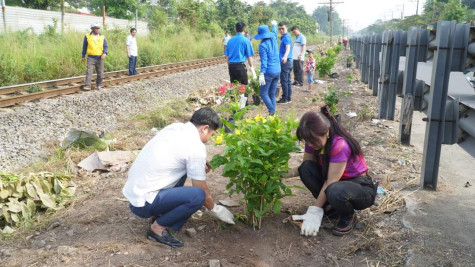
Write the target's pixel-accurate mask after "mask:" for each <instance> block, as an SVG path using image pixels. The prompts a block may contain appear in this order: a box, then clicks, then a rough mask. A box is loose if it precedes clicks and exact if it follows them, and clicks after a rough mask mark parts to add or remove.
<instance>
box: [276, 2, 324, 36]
mask: <svg viewBox="0 0 475 267" xmlns="http://www.w3.org/2000/svg"><path fill="white" fill-rule="evenodd" d="M269 7H270V8H272V10H274V12H275V15H276V16H277V20H284V21H286V22H288V24H289V25H288V26H289V27H292V26H294V25H296V26H299V28H300V31H302V32H303V33H304V34H313V33H315V32H316V30H317V26H316V24H315V20H314V19H313V18H312V16H310V15H309V14H307V12H306V11H305V8H304V6H302V5H299V3H296V2H287V1H283V0H277V1H275V2H272V3H271V4H270V5H269Z"/></svg>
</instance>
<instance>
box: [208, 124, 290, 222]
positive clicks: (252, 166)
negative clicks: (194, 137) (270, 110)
mask: <svg viewBox="0 0 475 267" xmlns="http://www.w3.org/2000/svg"><path fill="white" fill-rule="evenodd" d="M297 125H298V121H296V120H293V119H288V120H287V121H283V120H281V119H280V118H279V117H277V116H269V117H267V118H264V117H262V116H260V115H257V116H256V117H255V118H254V119H245V120H239V121H237V122H236V124H235V125H230V127H232V130H234V134H224V131H221V133H220V134H219V135H218V136H217V137H216V139H215V143H216V144H220V143H222V142H224V143H225V144H226V147H225V149H224V153H223V155H215V156H214V157H213V159H212V160H211V162H210V164H211V166H212V167H213V169H216V168H217V167H219V166H221V165H225V166H224V169H223V176H224V177H229V179H230V180H229V183H228V184H227V185H226V189H228V190H229V189H230V191H229V194H230V195H232V194H235V193H237V194H239V193H242V194H243V195H244V201H245V203H246V208H245V213H246V217H247V222H248V223H249V224H250V225H252V226H253V227H254V228H257V229H259V228H260V227H261V221H262V218H263V217H264V216H265V215H266V214H268V213H269V212H271V211H273V212H274V213H278V212H280V208H281V205H282V202H281V201H280V199H282V198H284V197H286V196H291V195H292V191H291V190H290V188H289V187H288V186H286V185H285V184H284V183H283V181H282V179H283V178H282V176H283V175H284V174H286V173H287V172H288V170H289V166H288V161H289V159H290V153H291V152H297V151H298V148H297V146H296V141H297V138H296V136H295V135H293V134H292V130H293V129H295V128H296V127H297Z"/></svg>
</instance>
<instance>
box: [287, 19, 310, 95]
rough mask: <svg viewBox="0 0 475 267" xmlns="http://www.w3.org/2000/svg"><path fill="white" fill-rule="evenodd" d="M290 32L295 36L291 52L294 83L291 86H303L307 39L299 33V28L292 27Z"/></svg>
mask: <svg viewBox="0 0 475 267" xmlns="http://www.w3.org/2000/svg"><path fill="white" fill-rule="evenodd" d="M291 31H292V33H293V34H294V35H295V40H294V48H293V51H292V55H293V57H294V61H293V64H294V83H293V84H292V85H296V86H303V74H304V68H303V65H304V64H303V63H304V62H305V50H306V48H307V38H305V36H304V35H303V34H302V33H301V32H300V29H299V26H293V27H292V28H291Z"/></svg>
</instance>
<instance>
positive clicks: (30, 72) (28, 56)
mask: <svg viewBox="0 0 475 267" xmlns="http://www.w3.org/2000/svg"><path fill="white" fill-rule="evenodd" d="M102 33H103V34H104V36H105V37H106V38H107V42H108V45H109V52H108V56H107V58H106V60H105V70H106V71H113V70H121V69H126V68H127V64H128V58H127V56H126V52H125V51H126V50H125V38H126V37H127V35H128V31H127V30H125V29H124V30H106V31H103V32H102ZM85 34H86V32H66V33H65V34H64V35H60V34H41V35H36V34H34V33H33V32H32V31H31V30H24V31H18V32H9V33H8V34H3V35H0V47H2V49H0V62H2V64H0V86H6V85H12V84H20V83H28V82H36V81H42V80H50V79H57V78H64V77H72V76H77V75H83V74H84V73H85V71H86V65H85V63H83V62H82V61H81V51H82V42H83V38H84V35H85ZM137 43H138V48H139V57H138V62H137V65H138V66H139V67H142V66H149V65H157V64H164V63H169V62H176V61H184V60H191V59H198V58H207V57H214V56H221V55H222V45H221V38H220V37H212V36H211V35H210V34H208V33H203V32H200V33H198V32H196V31H193V30H191V29H189V28H186V27H173V29H165V30H163V31H160V32H154V33H150V34H148V35H142V36H141V35H140V33H139V34H138V35H137Z"/></svg>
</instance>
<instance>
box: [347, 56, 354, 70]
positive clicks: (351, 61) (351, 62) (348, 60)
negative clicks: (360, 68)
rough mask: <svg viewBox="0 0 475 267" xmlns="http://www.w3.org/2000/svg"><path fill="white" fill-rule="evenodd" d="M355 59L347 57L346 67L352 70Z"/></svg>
mask: <svg viewBox="0 0 475 267" xmlns="http://www.w3.org/2000/svg"><path fill="white" fill-rule="evenodd" d="M353 60H354V57H353V56H352V55H350V56H348V57H346V67H347V68H350V67H351V65H352V64H353Z"/></svg>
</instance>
